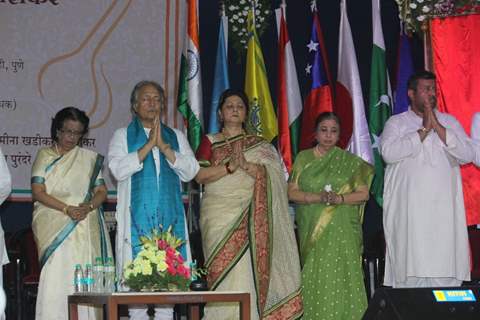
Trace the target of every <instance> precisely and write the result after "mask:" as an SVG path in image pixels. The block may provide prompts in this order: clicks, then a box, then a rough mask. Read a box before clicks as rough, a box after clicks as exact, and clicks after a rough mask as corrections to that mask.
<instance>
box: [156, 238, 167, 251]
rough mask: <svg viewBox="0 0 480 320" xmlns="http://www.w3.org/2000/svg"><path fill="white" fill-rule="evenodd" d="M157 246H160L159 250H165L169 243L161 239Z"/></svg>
mask: <svg viewBox="0 0 480 320" xmlns="http://www.w3.org/2000/svg"><path fill="white" fill-rule="evenodd" d="M157 246H158V249H160V250H165V249H167V248H168V243H167V241H165V240H162V239H160V240H158V241H157Z"/></svg>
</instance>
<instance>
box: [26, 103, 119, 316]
mask: <svg viewBox="0 0 480 320" xmlns="http://www.w3.org/2000/svg"><path fill="white" fill-rule="evenodd" d="M88 123H89V119H88V117H87V115H86V114H85V112H83V111H80V110H78V109H76V108H73V107H68V108H64V109H62V110H60V111H59V112H58V113H57V114H56V115H55V118H54V119H53V121H52V129H51V134H52V139H53V141H54V142H53V145H52V147H48V148H43V149H40V150H39V151H38V154H37V157H36V159H35V162H34V164H33V168H32V198H33V201H34V204H33V207H34V210H33V221H32V229H33V233H34V236H35V242H36V244H37V248H38V255H39V259H40V265H41V268H42V269H41V272H40V282H39V286H38V298H37V307H36V316H35V318H36V319H37V320H39V319H46V320H60V319H67V317H68V309H67V296H68V295H69V294H72V293H73V291H74V286H73V270H74V266H75V265H76V264H81V265H83V266H85V264H87V263H92V261H93V259H95V258H96V257H102V258H103V259H104V260H105V259H106V258H107V256H110V257H111V256H112V255H111V247H110V242H109V240H108V236H107V235H108V233H107V231H106V228H105V223H104V220H103V212H102V211H101V205H102V203H103V201H104V200H105V199H106V196H107V189H106V187H105V183H104V180H103V178H102V174H101V168H102V163H103V156H101V155H99V154H97V153H95V152H93V151H90V150H87V149H83V148H81V147H79V146H78V144H79V142H80V141H81V139H82V137H83V136H84V135H85V134H86V133H87V131H88ZM100 311H101V310H100ZM97 318H99V317H98V314H97V312H95V311H94V310H93V309H92V308H86V307H84V308H81V310H80V319H97Z"/></svg>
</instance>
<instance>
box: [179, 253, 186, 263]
mask: <svg viewBox="0 0 480 320" xmlns="http://www.w3.org/2000/svg"><path fill="white" fill-rule="evenodd" d="M177 261H178V263H184V262H185V260H183V257H182V255H181V254H179V255H177Z"/></svg>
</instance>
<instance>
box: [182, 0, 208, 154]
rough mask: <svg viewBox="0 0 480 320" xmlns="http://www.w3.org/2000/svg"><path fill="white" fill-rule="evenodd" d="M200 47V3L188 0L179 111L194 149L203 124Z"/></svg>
mask: <svg viewBox="0 0 480 320" xmlns="http://www.w3.org/2000/svg"><path fill="white" fill-rule="evenodd" d="M199 47H200V46H199V38H198V4H197V0H188V25H187V38H186V44H185V48H184V51H183V53H182V59H181V64H180V78H179V82H180V83H179V87H178V111H180V113H181V114H182V115H183V118H184V119H185V124H186V126H187V137H188V141H189V142H190V146H191V147H192V149H193V151H196V150H197V148H198V146H199V145H200V139H201V138H202V126H203V115H202V113H203V110H202V81H201V72H200V50H199Z"/></svg>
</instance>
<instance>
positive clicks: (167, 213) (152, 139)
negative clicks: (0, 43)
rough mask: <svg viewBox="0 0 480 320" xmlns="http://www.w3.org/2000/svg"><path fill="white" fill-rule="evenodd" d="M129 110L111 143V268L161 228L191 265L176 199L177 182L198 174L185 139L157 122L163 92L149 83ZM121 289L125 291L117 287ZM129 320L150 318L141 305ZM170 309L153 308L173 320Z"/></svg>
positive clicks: (139, 88)
mask: <svg viewBox="0 0 480 320" xmlns="http://www.w3.org/2000/svg"><path fill="white" fill-rule="evenodd" d="M130 102H131V106H132V110H133V112H134V113H135V117H134V119H133V120H132V122H131V123H130V125H129V126H128V127H127V128H121V129H118V130H117V131H116V132H115V133H114V135H113V138H112V140H111V141H110V146H109V152H108V159H109V161H108V162H109V163H108V165H109V168H110V171H111V172H112V174H113V176H114V177H115V179H116V180H117V181H118V187H117V215H116V216H117V238H116V258H117V262H116V267H117V276H118V277H119V279H121V275H122V271H123V267H124V266H125V265H126V264H127V263H128V262H129V261H131V260H132V258H134V257H135V256H136V254H137V253H138V252H139V250H140V241H139V236H141V235H143V234H149V233H150V232H151V230H152V228H154V227H157V228H158V226H159V225H160V224H161V225H163V226H164V227H165V228H167V227H168V226H170V225H172V226H173V232H174V233H175V235H176V236H177V237H179V238H182V239H185V240H186V244H185V245H184V246H183V247H182V248H181V253H182V255H183V256H184V257H185V258H186V259H187V260H190V249H189V243H188V233H187V230H186V223H185V213H184V207H183V202H182V197H181V191H182V190H181V181H184V182H187V181H190V180H192V179H193V178H194V177H195V175H196V174H197V172H198V170H199V165H198V162H197V160H196V159H195V155H194V154H193V151H192V150H191V148H190V145H189V144H188V141H187V139H186V138H185V136H184V135H183V134H182V133H181V132H180V131H178V130H176V129H171V128H169V127H167V126H165V125H163V124H161V122H160V120H159V119H160V115H161V112H162V109H163V107H164V106H165V96H164V91H163V89H162V88H161V87H160V85H158V84H157V83H155V82H153V81H142V82H140V83H138V84H137V85H136V86H135V88H134V89H133V92H132V95H131V99H130ZM121 289H125V288H121ZM129 314H130V319H149V318H148V315H147V313H146V307H145V306H135V307H131V308H130V309H129ZM172 318H173V310H172V308H162V307H160V306H159V307H158V308H155V319H172Z"/></svg>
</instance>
